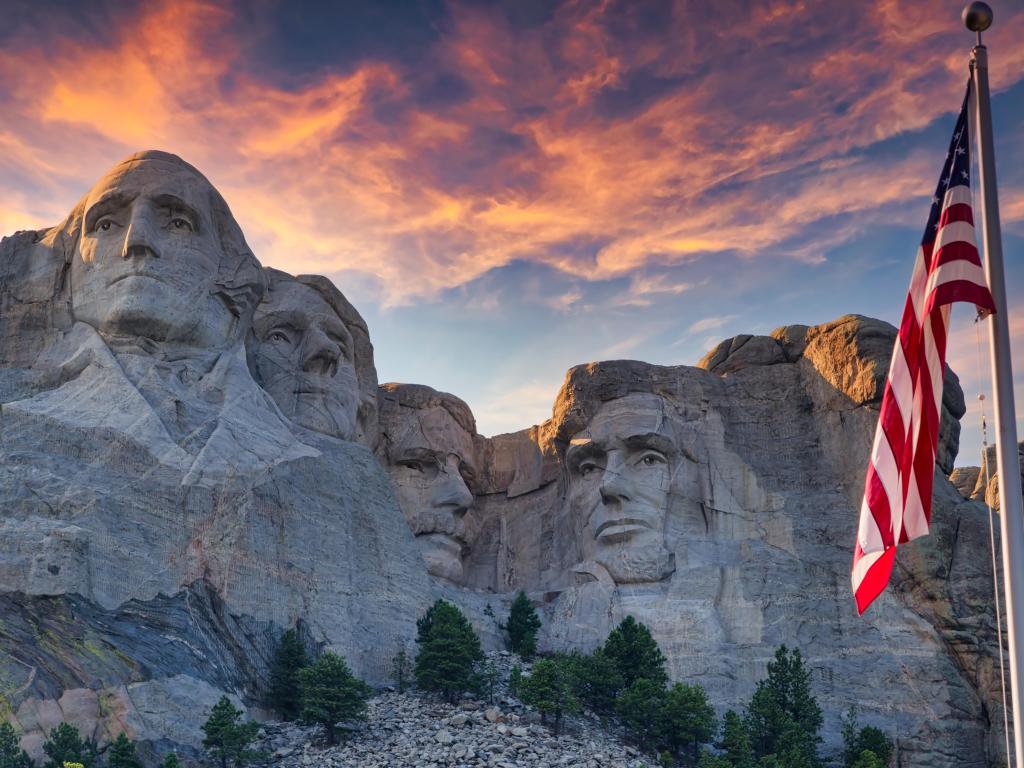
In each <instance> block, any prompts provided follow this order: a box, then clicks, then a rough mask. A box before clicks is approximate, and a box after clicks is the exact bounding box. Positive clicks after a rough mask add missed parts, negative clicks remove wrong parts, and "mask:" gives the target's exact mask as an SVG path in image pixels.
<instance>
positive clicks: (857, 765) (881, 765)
mask: <svg viewBox="0 0 1024 768" xmlns="http://www.w3.org/2000/svg"><path fill="white" fill-rule="evenodd" d="M850 768H889V763H888V762H884V761H883V760H882V758H880V757H879V756H878V755H876V754H875V753H874V752H872V751H871V750H870V749H865V750H864V751H863V752H861V754H860V757H858V758H857V759H856V760H854V761H853V762H852V763H850Z"/></svg>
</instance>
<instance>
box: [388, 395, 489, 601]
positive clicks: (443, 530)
mask: <svg viewBox="0 0 1024 768" xmlns="http://www.w3.org/2000/svg"><path fill="white" fill-rule="evenodd" d="M379 407H380V434H381V450H380V455H381V458H382V460H383V462H384V464H385V466H386V467H387V471H388V474H389V475H390V477H391V482H392V484H393V485H394V488H395V493H396V494H397V495H398V503H399V505H400V506H401V508H402V511H403V512H404V513H405V517H406V520H408V522H409V527H410V529H411V530H412V532H413V533H414V534H415V535H416V543H417V544H418V545H419V547H420V552H421V553H422V555H423V560H424V562H425V563H426V565H427V571H428V572H429V573H430V574H431V575H432V576H437V577H439V578H442V579H446V580H448V581H452V582H460V581H461V580H462V575H463V574H462V558H463V555H464V553H465V551H466V550H467V548H468V547H469V546H470V544H471V543H472V541H473V537H474V521H473V519H472V518H471V517H469V516H468V513H469V512H470V509H471V507H472V506H473V492H472V490H471V487H472V486H473V485H474V484H475V482H476V476H477V469H476V463H477V459H476V447H475V445H474V441H475V439H476V427H475V422H474V420H473V414H472V413H471V412H470V410H469V407H468V406H467V405H466V404H465V403H463V402H462V401H461V400H459V399H458V398H456V397H454V396H452V395H449V394H446V393H444V392H437V391H436V390H433V389H431V388H430V387H424V386H420V385H410V384H384V385H383V386H382V387H381V388H380V399H379Z"/></svg>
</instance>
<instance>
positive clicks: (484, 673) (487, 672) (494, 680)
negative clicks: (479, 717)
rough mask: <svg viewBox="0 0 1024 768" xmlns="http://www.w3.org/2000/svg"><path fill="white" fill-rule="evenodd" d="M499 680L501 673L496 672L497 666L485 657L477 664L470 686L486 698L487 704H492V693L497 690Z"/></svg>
mask: <svg viewBox="0 0 1024 768" xmlns="http://www.w3.org/2000/svg"><path fill="white" fill-rule="evenodd" d="M500 680H501V673H500V672H498V667H497V666H495V664H494V662H493V661H491V660H490V659H485V660H484V663H483V664H480V665H477V671H476V673H475V674H474V680H473V686H472V687H473V689H474V690H476V691H477V692H478V693H479V694H480V695H481V696H483V697H484V698H486V699H487V703H488V704H493V703H494V693H495V691H497V690H498V682H499V681H500Z"/></svg>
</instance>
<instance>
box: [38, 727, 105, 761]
mask: <svg viewBox="0 0 1024 768" xmlns="http://www.w3.org/2000/svg"><path fill="white" fill-rule="evenodd" d="M43 752H45V753H46V756H47V757H48V758H50V760H49V762H48V763H46V766H45V768H64V763H81V764H82V765H83V766H84V768H92V766H93V764H94V763H95V762H96V745H95V744H93V743H92V742H89V741H86V740H84V739H83V738H82V737H81V735H79V733H78V729H77V728H75V727H74V726H73V725H69V724H68V723H61V724H60V725H58V726H57V727H56V728H54V729H53V730H52V731H50V734H49V736H48V737H47V739H46V741H45V742H43Z"/></svg>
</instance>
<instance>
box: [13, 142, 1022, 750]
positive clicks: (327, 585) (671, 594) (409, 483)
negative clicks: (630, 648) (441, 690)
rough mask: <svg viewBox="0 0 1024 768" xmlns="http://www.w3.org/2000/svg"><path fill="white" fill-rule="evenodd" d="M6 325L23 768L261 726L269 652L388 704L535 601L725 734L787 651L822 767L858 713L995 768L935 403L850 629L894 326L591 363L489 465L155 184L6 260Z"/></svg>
mask: <svg viewBox="0 0 1024 768" xmlns="http://www.w3.org/2000/svg"><path fill="white" fill-rule="evenodd" d="M0 319H2V321H0V404H2V405H0V510H2V513H0V603H2V606H0V651H2V653H0V705H2V708H3V712H4V717H5V718H7V719H11V720H14V721H16V722H17V723H18V725H19V726H20V728H21V729H22V730H24V732H25V733H26V736H25V739H24V741H23V744H24V745H25V747H26V748H27V749H29V751H30V752H35V753H38V752H39V748H40V745H41V742H42V739H43V733H44V732H45V731H47V730H49V729H50V728H51V727H53V726H54V725H56V723H58V722H60V721H61V720H68V721H71V722H73V723H75V724H77V725H78V726H79V727H80V728H81V729H83V731H84V732H85V733H86V734H87V735H91V736H95V737H96V738H97V739H99V740H100V741H101V742H103V741H107V740H109V739H110V738H112V737H113V736H116V735H117V734H118V733H120V732H121V731H128V733H129V734H130V735H131V736H132V737H133V738H136V739H139V740H143V741H150V742H152V743H154V744H158V745H161V746H162V747H167V746H177V747H179V748H183V749H185V750H187V749H189V748H190V747H191V748H195V747H196V746H197V745H198V744H199V742H200V741H201V732H200V731H199V725H200V724H201V722H202V721H203V719H204V717H205V712H206V711H207V710H208V708H209V706H210V705H212V703H214V702H215V701H216V700H217V698H219V696H220V695H221V694H222V693H224V692H227V693H229V694H231V695H232V696H233V697H235V700H236V701H239V702H241V703H242V704H244V705H247V706H248V707H249V708H250V710H251V711H253V713H254V714H259V702H260V694H261V691H262V686H264V685H265V683H266V674H267V666H268V663H269V659H270V657H271V654H272V650H273V647H274V643H275V642H276V640H277V638H278V637H279V636H280V633H281V632H282V631H283V630H284V629H285V628H287V627H290V626H293V625H295V624H296V623H298V625H299V626H300V628H301V630H302V632H303V633H304V635H305V636H306V638H307V640H308V641H309V642H311V643H315V644H318V645H319V646H320V647H323V648H330V649H333V650H336V651H337V652H339V653H341V654H343V655H344V656H345V657H346V658H347V659H348V660H349V662H350V663H351V665H352V666H353V668H354V670H355V671H356V672H357V673H358V674H360V675H362V676H364V677H365V678H366V679H368V680H370V681H372V682H375V683H384V682H386V671H385V670H386V663H387V660H388V659H389V658H390V657H391V656H392V655H393V654H394V653H395V652H396V651H397V650H398V649H399V648H403V647H406V648H409V649H411V648H412V642H413V637H414V635H415V620H416V618H417V617H418V616H419V615H420V614H421V613H422V612H423V610H424V609H425V608H426V606H427V605H428V604H429V603H430V602H431V601H432V600H434V599H436V598H437V597H442V596H443V597H445V598H447V599H450V600H453V601H454V602H456V603H457V604H458V605H459V606H460V607H462V608H463V610H464V611H465V612H466V613H467V615H468V616H470V617H471V620H472V621H473V623H474V625H475V626H476V628H477V629H478V631H479V632H480V634H481V636H482V637H483V639H484V642H485V644H488V645H490V646H491V647H495V648H496V647H499V645H500V643H501V633H500V628H499V626H498V618H500V617H503V616H504V615H506V614H507V605H508V603H509V602H510V600H511V597H512V596H513V595H514V594H515V592H516V591H517V590H520V589H521V590H525V591H526V592H527V594H528V595H529V596H530V598H531V599H532V600H533V602H534V603H535V605H537V607H538V609H539V610H540V612H541V615H542V617H543V619H544V626H543V629H542V635H541V648H542V650H555V649H563V648H580V649H583V650H588V649H591V648H593V647H595V646H596V645H597V644H598V643H600V642H601V641H602V640H603V639H604V637H605V636H606V635H607V633H608V631H609V629H610V628H611V627H613V626H614V625H615V624H616V623H618V621H620V620H621V619H622V618H623V617H624V616H627V615H630V616H635V617H636V618H637V619H639V620H641V621H643V622H644V623H646V624H647V625H648V626H650V627H651V629H652V632H653V634H654V636H655V638H656V639H657V641H658V642H659V644H660V645H661V647H662V649H663V650H664V651H665V654H666V656H667V658H668V663H669V669H670V672H671V674H672V676H673V678H675V679H680V680H687V681H695V682H699V683H700V684H701V685H703V686H704V687H705V688H706V689H707V691H708V693H709V697H710V699H711V701H712V703H714V704H715V706H716V707H717V708H718V709H719V710H720V711H721V710H724V709H725V708H726V707H735V706H737V705H738V704H739V703H740V702H741V701H742V700H743V699H745V698H747V697H749V695H750V693H751V692H752V690H753V688H754V685H755V682H756V681H757V680H758V679H759V678H760V677H761V676H763V674H764V670H765V667H766V664H767V661H768V660H769V658H770V657H771V655H772V652H773V650H774V648H775V647H776V646H777V645H778V644H780V643H786V644H788V645H791V646H796V647H799V648H800V649H801V650H802V652H803V654H804V657H805V658H806V660H807V662H808V664H809V666H810V667H811V669H812V670H813V673H814V686H815V693H816V695H817V696H818V699H819V701H820V702H821V704H822V706H823V709H824V710H825V716H826V729H825V735H826V744H827V746H833V747H834V746H835V745H836V744H837V742H838V740H839V728H840V717H841V715H842V713H844V712H845V711H846V710H847V709H848V708H849V707H850V706H851V705H852V704H856V705H857V706H858V707H859V709H860V716H861V719H862V721H863V722H865V723H870V724H873V725H877V726H878V727H880V728H882V729H883V730H884V731H885V732H886V733H887V734H889V735H890V736H891V737H892V738H893V739H894V741H895V742H896V745H897V749H898V754H899V764H900V765H901V766H922V767H923V766H929V767H930V768H936V767H940V768H941V767H942V766H960V767H966V766H978V767H980V766H989V765H995V764H998V763H999V762H1000V761H1002V760H1005V757H1004V756H1003V754H1002V743H1003V742H1002V734H1001V730H1000V728H1001V723H1002V709H1001V703H1000V699H999V682H998V667H997V666H996V663H997V662H996V659H997V648H998V646H997V637H996V632H995V618H994V609H993V605H992V602H993V590H992V574H991V572H990V569H989V563H990V555H989V551H988V530H987V513H986V510H985V508H984V506H983V505H981V504H980V503H978V502H977V501H973V500H970V499H965V498H964V497H963V496H962V495H961V494H960V493H959V492H958V491H957V490H956V488H955V487H954V486H953V485H952V484H951V483H950V482H949V481H948V479H947V475H948V474H949V473H950V472H951V471H952V468H953V467H952V465H953V461H954V458H955V456H956V453H957V449H958V433H959V424H958V419H959V417H961V416H962V415H963V413H964V410H965V409H964V402H963V395H962V392H961V390H960V387H959V384H958V381H957V379H956V376H955V375H954V374H953V373H952V372H951V371H948V370H947V376H946V382H945V395H944V400H943V430H942V438H941V445H940V450H939V458H938V462H937V467H936V473H937V476H936V491H935V502H934V507H935V509H934V528H933V533H932V535H931V536H929V537H927V538H926V539H923V540H921V541H918V542H915V543H914V544H913V545H911V546H908V547H906V548H905V549H901V552H900V556H899V562H898V564H897V568H896V571H895V574H894V580H893V584H892V587H891V588H890V590H889V591H888V592H887V593H886V594H885V595H884V596H883V597H882V598H881V599H880V600H879V601H878V602H877V603H876V605H875V606H873V607H872V608H871V610H870V611H869V612H868V613H867V614H866V615H865V616H864V617H863V618H858V617H857V615H856V610H855V608H854V606H853V602H852V599H851V597H850V593H849V580H848V573H849V565H850V553H851V546H852V542H853V540H854V533H855V528H856V521H857V509H858V506H859V498H860V494H861V491H862V487H863V486H862V484H863V472H864V467H865V464H866V462H867V457H868V454H869V449H870V441H871V437H872V433H873V429H874V423H875V420H876V418H877V405H878V402H879V400H880V396H881V391H882V384H883V381H884V376H885V373H886V369H887V365H888V359H889V355H890V353H891V349H892V343H893V339H894V334H895V331H894V329H893V328H892V327H891V326H889V325H887V324H885V323H882V322H880V321H876V320H871V319H869V318H864V317H859V316H846V317H841V318H839V319H837V320H835V321H833V322H830V323H826V324H824V325H819V326H813V327H807V326H786V327H783V328H779V329H778V330H776V331H775V332H773V333H772V334H771V335H770V336H738V337H735V338H732V339H728V340H726V341H723V342H722V343H721V344H719V345H718V346H717V347H716V348H715V349H713V350H712V351H711V352H710V353H709V354H708V355H707V356H706V357H705V358H704V359H703V360H701V361H700V363H699V364H698V365H697V366H696V367H690V366H673V367H663V366H655V365H648V364H646V363H642V362H636V361H623V360H616V361H606V362H596V363H590V364H586V365H580V366H577V367H574V368H572V369H570V370H569V372H568V374H567V375H566V378H565V382H564V384H563V386H562V388H561V390H560V391H559V392H558V393H557V395H556V396H555V397H554V404H553V409H552V416H551V418H550V419H549V420H547V421H545V422H544V423H543V424H539V425H535V426H532V427H529V428H527V429H523V430H522V431H520V432H516V433H512V434H504V435H498V436H495V437H484V436H482V435H480V434H478V433H477V431H476V425H475V421H474V418H473V413H472V411H471V410H470V408H469V407H468V406H467V405H466V403H464V402H463V401H461V400H460V399H459V398H458V397H456V396H454V395H451V394H447V393H443V392H438V391H435V390H434V389H431V388H430V387H428V386H424V385H421V384H383V385H380V386H379V385H378V381H377V374H376V370H375V368H374V362H373V346H372V344H371V340H370V339H371V336H370V329H368V328H367V326H366V323H365V322H364V321H363V319H362V317H361V316H360V314H359V312H358V311H357V310H356V309H355V308H354V307H353V306H352V305H351V304H350V303H349V302H348V301H347V300H346V298H345V297H344V295H343V294H342V293H341V292H340V291H339V290H338V288H337V287H335V286H334V285H333V284H332V283H331V282H330V281H329V280H327V279H326V278H324V277H320V276H315V275H299V276H292V275H289V274H287V273H285V272H282V271H279V270H276V269H271V268H268V267H263V266H262V265H261V264H260V262H259V261H258V260H257V259H256V257H255V256H254V254H253V253H252V251H251V249H250V248H249V247H248V245H247V244H246V241H245V237H244V235H243V233H242V231H241V229H240V228H239V226H238V224H237V222H236V221H235V219H234V217H233V216H232V214H231V212H230V209H229V208H228V205H227V203H226V202H225V201H224V199H223V198H222V197H221V195H220V194H219V193H218V192H217V190H216V189H214V187H213V186H212V185H211V184H210V182H209V181H207V180H206V178H205V177H204V176H203V175H202V174H201V173H200V172H199V171H198V170H196V169H195V168H193V167H192V166H191V165H189V164H188V163H186V162H184V161H183V160H181V159H180V158H178V157H176V156H174V155H170V154H166V153H163V152H157V151H148V152H141V153H137V154H135V155H132V156H131V157H129V158H127V159H126V160H124V161H122V162H120V163H118V164H117V165H116V166H115V167H114V168H113V169H112V170H111V171H110V172H109V173H108V174H107V175H106V176H105V177H104V178H103V179H101V180H100V181H99V182H97V183H96V185H95V186H94V187H93V188H92V189H91V190H90V191H89V192H88V193H87V194H86V195H85V197H83V198H82V200H81V201H80V202H79V203H78V204H77V205H76V206H75V207H74V209H73V210H72V211H71V212H70V213H69V214H68V216H67V218H66V219H65V220H64V221H63V222H61V223H60V224H58V225H57V226H55V227H53V228H50V229H46V230H40V231H27V232H18V233H15V234H14V235H12V236H10V237H7V238H5V239H4V240H3V242H2V244H0ZM467 364H468V363H467ZM553 394H554V393H553ZM488 608H491V609H492V610H487V609H488ZM495 615H496V616H497V617H498V618H495Z"/></svg>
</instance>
